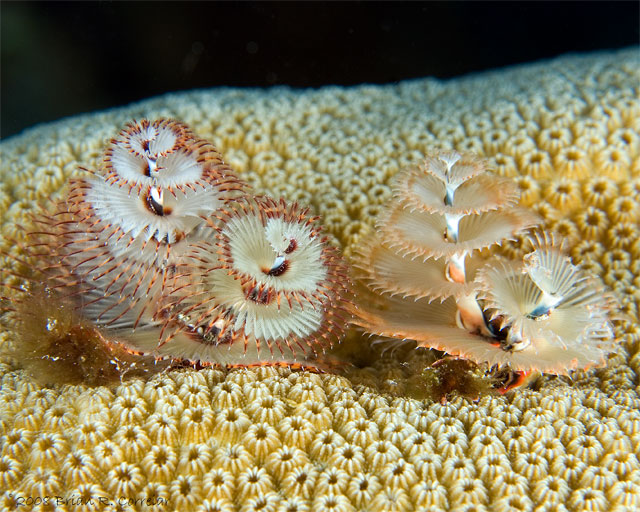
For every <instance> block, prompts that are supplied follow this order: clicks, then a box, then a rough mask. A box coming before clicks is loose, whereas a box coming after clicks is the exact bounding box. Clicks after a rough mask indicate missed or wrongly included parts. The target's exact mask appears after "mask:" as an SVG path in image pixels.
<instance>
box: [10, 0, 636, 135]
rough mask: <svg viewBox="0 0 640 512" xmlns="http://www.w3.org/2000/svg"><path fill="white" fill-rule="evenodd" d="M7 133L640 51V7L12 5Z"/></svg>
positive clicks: (521, 4) (621, 4) (488, 4)
mask: <svg viewBox="0 0 640 512" xmlns="http://www.w3.org/2000/svg"><path fill="white" fill-rule="evenodd" d="M0 6H1V7H0V8H1V9H2V12H1V16H2V47H1V51H2V53H1V77H2V94H1V100H2V101H1V108H2V112H1V121H2V123H1V127H0V130H1V131H0V135H1V136H2V137H7V136H9V135H12V134H14V133H17V132H19V131H20V130H22V129H24V128H25V127H28V126H30V125H33V124H35V123H38V122H43V121H48V120H53V119H57V118H60V117H63V116H67V115H71V114H76V113H79V112H87V111H93V110H100V109H105V108H109V107H114V106H118V105H122V104H126V103H128V102H131V101H135V100H140V99H144V98H148V97H150V96H153V95H157V94H161V93H164V92H169V91H176V90H183V89H193V88H202V87H213V86H217V85H229V86H258V87H268V86H270V85H283V84H286V85H291V86H295V87H317V86H321V85H326V84H343V85H352V84H359V83H363V82H369V83H389V82H394V81H397V80H402V79H407V78H415V77H423V76H436V77H440V78H447V77H453V76H457V75H461V74H464V73H468V72H472V71H479V70H484V69H490V68H496V67H501V66H507V65H511V64H515V63H526V62H531V61H534V60H537V59H542V58H549V57H554V56H556V55H560V54H563V53H567V52H577V51H590V50H598V49H609V48H621V47H624V46H629V45H633V44H638V42H639V37H640V36H639V16H640V8H639V2H637V1H629V2H614V1H609V2H513V3H512V2H428V3H426V2H393V3H390V2H349V3H343V2H11V1H2V3H1V4H0Z"/></svg>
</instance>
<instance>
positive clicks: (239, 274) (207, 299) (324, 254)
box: [158, 198, 348, 364]
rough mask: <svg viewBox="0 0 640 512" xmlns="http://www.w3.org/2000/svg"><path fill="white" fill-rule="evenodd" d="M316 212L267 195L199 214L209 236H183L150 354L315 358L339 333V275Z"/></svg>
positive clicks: (344, 289) (342, 283)
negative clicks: (163, 326)
mask: <svg viewBox="0 0 640 512" xmlns="http://www.w3.org/2000/svg"><path fill="white" fill-rule="evenodd" d="M317 220H318V219H317V218H315V217H313V216H311V215H310V213H309V211H308V209H305V208H301V207H300V206H298V205H297V204H295V203H294V204H291V205H288V204H287V203H286V202H285V201H284V200H280V201H275V200H273V199H270V198H247V199H245V200H242V201H240V200H239V201H236V202H234V203H229V204H228V205H226V206H225V207H224V208H222V209H220V210H219V212H218V213H217V214H216V216H215V217H214V218H211V219H209V220H208V225H209V227H210V229H211V235H210V236H209V237H206V238H210V239H211V241H208V240H203V241H201V242H198V243H196V244H193V245H192V246H191V247H190V249H189V250H188V251H187V252H186V254H185V259H184V263H183V264H182V265H180V266H179V267H178V269H177V271H176V276H175V278H174V279H173V281H172V288H171V289H170V290H169V293H168V294H167V296H168V297H169V300H168V303H167V304H166V305H165V306H164V312H165V314H166V315H167V317H168V323H169V325H171V326H172V327H173V330H172V331H171V333H170V334H169V335H168V336H167V338H166V339H165V340H164V341H163V344H162V345H161V346H160V347H159V348H158V353H160V354H163V353H165V352H167V353H168V352H170V353H171V354H177V355H179V356H180V357H183V358H185V359H190V360H201V361H214V362H216V361H217V362H227V361H230V360H232V359H233V358H234V357H235V358H238V357H239V359H238V360H239V361H242V362H246V363H247V364H254V363H258V362H260V361H265V360H269V359H276V360H280V359H281V360H284V361H291V362H304V361H307V360H308V359H309V357H313V358H318V356H319V355H320V354H321V353H323V352H324V351H325V349H327V348H329V347H330V346H331V345H332V343H333V342H334V341H335V340H337V339H338V338H339V337H340V335H341V333H342V331H343V328H344V322H345V317H346V314H345V310H344V308H345V305H346V303H347V293H348V286H347V284H348V279H347V277H346V274H347V272H346V267H345V264H344V262H343V261H342V259H341V258H340V257H339V255H338V253H337V250H336V249H335V248H334V247H332V246H331V245H330V244H329V243H328V240H327V239H326V237H324V236H323V235H322V234H321V230H320V228H319V226H318V223H317ZM213 240H215V242H214V241H213Z"/></svg>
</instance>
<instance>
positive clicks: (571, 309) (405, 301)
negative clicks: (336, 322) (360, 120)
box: [354, 152, 615, 374]
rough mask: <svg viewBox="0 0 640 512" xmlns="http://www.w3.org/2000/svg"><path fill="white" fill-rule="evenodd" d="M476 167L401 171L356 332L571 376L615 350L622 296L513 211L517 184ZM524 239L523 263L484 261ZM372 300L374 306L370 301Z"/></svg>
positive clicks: (463, 159)
mask: <svg viewBox="0 0 640 512" xmlns="http://www.w3.org/2000/svg"><path fill="white" fill-rule="evenodd" d="M485 171H486V165H485V164H484V163H483V162H482V161H481V160H478V159H477V158H475V157H469V156H463V155H461V154H459V153H456V152H445V153H439V154H436V155H435V156H432V157H427V158H426V160H425V162H424V164H423V165H422V166H421V167H420V168H414V169H411V170H408V171H405V172H401V173H400V174H399V175H398V176H397V177H396V181H395V186H394V199H393V200H392V202H391V204H390V205H389V206H388V210H387V211H386V212H383V213H382V214H381V215H380V217H379V219H378V222H377V233H376V235H375V236H374V237H372V238H371V239H369V240H368V241H366V242H365V243H364V244H362V246H361V247H360V253H359V258H358V260H357V263H356V265H357V266H358V268H359V269H360V273H361V275H360V277H361V278H362V280H363V282H364V283H365V284H366V285H367V288H368V289H367V290H365V291H364V292H363V293H362V297H363V300H364V302H365V304H364V305H363V306H362V307H359V308H357V309H355V310H354V312H355V313H356V314H357V316H358V319H356V320H355V322H356V323H357V324H359V325H361V326H362V327H364V328H365V330H367V331H368V332H371V333H374V334H379V335H383V336H388V337H394V338H407V339H411V340H415V341H416V342H417V343H418V345H419V346H422V347H429V348H435V349H438V350H442V351H444V352H446V353H448V354H450V355H454V356H459V357H463V358H465V359H469V360H470V361H473V362H475V363H477V364H487V365H488V367H493V366H496V367H501V366H504V367H507V368H510V369H511V370H516V371H522V372H531V371H541V372H550V373H557V374H562V373H567V372H568V371H570V370H574V369H577V368H588V367H591V366H597V365H603V364H604V363H605V355H606V354H607V353H608V352H610V351H611V350H612V349H613V346H614V345H613V342H612V340H613V328H612V324H611V316H612V311H613V310H614V308H615V301H614V299H613V296H612V295H611V294H610V293H609V292H607V291H606V289H605V287H604V285H603V284H602V283H601V282H600V281H599V280H598V279H597V278H595V277H591V276H589V275H588V274H587V273H586V272H584V271H583V270H581V269H580V268H578V267H577V266H576V265H574V264H572V263H571V260H570V259H569V257H568V256H566V255H564V254H563V252H562V249H561V244H558V243H555V242H554V241H553V237H551V236H547V235H532V234H528V233H527V232H526V231H525V230H527V229H528V228H532V227H534V226H535V225H536V224H537V222H538V219H537V217H536V216H535V215H534V214H532V213H531V212H529V211H527V210H524V209H520V208H518V207H517V206H515V203H516V202H517V200H518V193H517V188H516V186H515V184H514V183H513V182H511V181H510V180H506V179H505V178H501V177H498V176H494V175H492V174H490V173H486V172H485ZM517 235H519V236H521V237H523V239H524V240H526V241H527V242H528V243H529V244H530V245H532V246H533V247H532V249H531V250H530V252H529V254H527V255H526V256H525V258H524V261H520V262H517V261H505V260H502V259H499V258H494V259H493V260H492V259H490V258H489V257H488V256H486V257H481V256H480V251H479V250H481V249H486V248H489V247H491V246H492V245H495V244H500V243H502V242H503V241H504V240H508V239H513V238H515V237H516V236H517ZM367 300H368V301H369V303H368V304H367V303H366V301H367Z"/></svg>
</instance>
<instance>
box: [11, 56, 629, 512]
mask: <svg viewBox="0 0 640 512" xmlns="http://www.w3.org/2000/svg"><path fill="white" fill-rule="evenodd" d="M639 69H640V65H639V62H638V57H637V49H631V50H627V51H622V52H615V53H603V54H593V55H584V56H577V57H563V58H560V59H556V60H553V61H549V62H544V63H538V64H532V65H527V66H519V67H517V68H512V69H506V70H500V71H494V72H490V73H483V74H477V75H473V76H469V77H464V78H461V79H456V80H450V81H447V82H442V81H438V80H434V79H424V80H413V81H409V82H401V83H399V84H396V85H393V86H362V87H357V88H353V89H345V88H339V87H327V88H322V89H319V90H315V91H292V90H289V89H285V88H277V89H273V90H270V91H267V92H261V91H255V90H237V89H235V90H232V89H224V90H215V91H198V92H189V93H179V94H172V95H168V96H165V97H162V98H154V99H151V100H148V101H146V102H142V103H138V104H135V105H131V106H128V107H124V108H119V109H114V110H111V111H109V112H106V113H97V114H91V115H86V116H80V117H75V118H70V119H66V120H62V121H60V122H58V123H55V124H51V125H43V126H39V127H35V128H33V129H31V130H29V131H27V132H25V133H24V134H22V135H19V136H17V137H13V138H11V139H7V140H3V141H2V142H1V143H0V152H1V155H0V156H1V158H0V162H1V164H0V165H1V170H0V173H1V177H2V180H1V181H2V183H3V184H2V187H1V190H0V191H1V193H0V218H1V220H2V224H1V226H2V238H1V243H2V249H3V251H5V252H12V253H13V252H15V251H17V249H16V248H15V247H10V244H9V243H8V240H9V238H10V237H15V234H16V233H17V232H19V226H20V225H22V224H24V223H25V221H26V220H27V217H28V214H29V212H30V211H33V209H34V208H35V205H36V204H38V203H40V202H42V201H44V200H45V198H46V197H49V196H52V197H56V196H57V197H59V196H60V194H61V193H62V191H61V188H60V187H61V184H62V182H63V180H66V179H67V178H68V177H69V176H70V175H72V174H73V173H74V172H75V169H76V168H77V166H79V165H82V166H84V167H89V168H93V167H95V166H96V165H97V164H98V161H99V159H100V155H101V151H102V147H103V141H104V140H105V139H108V138H109V137H111V136H112V134H113V133H117V131H118V130H119V129H120V127H121V126H122V125H123V124H124V123H125V122H127V121H129V120H130V119H132V118H145V117H146V118H152V119H155V118H158V117H162V116H166V117H173V118H177V119H181V120H182V121H184V122H186V123H188V124H189V125H190V126H191V127H192V129H193V130H194V131H195V132H196V133H198V135H199V136H201V137H204V138H206V139H208V140H211V141H213V142H214V143H215V144H216V145H217V146H218V149H220V151H221V153H222V154H223V155H224V158H225V160H226V161H227V162H229V163H230V165H232V166H234V167H235V168H236V170H237V171H238V172H243V173H244V176H245V177H246V179H247V181H249V182H250V183H251V184H252V185H253V186H255V187H256V189H257V190H258V191H260V192H263V193H268V194H270V195H278V194H281V195H285V196H286V197H287V198H288V199H289V200H292V199H295V197H293V195H299V198H300V199H303V198H304V199H305V201H306V202H307V203H308V204H309V205H310V206H311V208H312V211H313V212H314V213H317V214H322V215H323V216H324V218H325V222H326V223H327V226H328V229H329V231H330V233H331V235H332V237H333V238H334V239H335V240H336V241H337V243H339V244H340V245H341V246H342V248H343V249H344V251H345V252H346V254H347V255H351V254H352V252H353V249H354V248H355V245H356V244H357V243H358V242H359V241H360V240H362V238H363V237H364V236H366V235H367V233H368V232H370V231H371V230H372V222H373V218H372V217H371V216H370V215H371V211H372V208H371V206H372V205H374V206H379V205H381V204H382V203H384V202H385V201H386V200H387V199H388V194H387V193H385V192H384V191H385V190H386V191H390V188H389V180H390V179H391V178H392V177H393V176H394V175H395V173H396V172H397V171H398V170H399V169H401V168H405V167H407V166H409V165H411V164H417V163H419V161H420V158H422V156H423V155H424V154H425V153H429V152H432V151H435V150H438V149H457V150H467V151H468V150H471V147H473V149H472V151H473V152H476V153H479V154H481V156H483V157H485V158H488V159H489V160H490V161H491V162H492V165H493V164H495V169H496V172H497V173H499V174H503V175H505V176H513V177H514V178H515V179H516V181H517V183H518V186H519V188H520V190H521V192H522V194H521V204H522V205H523V206H526V207H533V206H536V205H537V206H538V207H537V211H538V213H541V212H542V211H545V212H547V213H548V215H547V216H546V217H545V216H544V215H542V213H541V215H542V216H543V217H545V218H544V221H543V225H544V227H545V228H549V227H552V223H554V222H559V221H567V220H568V221H571V222H572V223H573V226H574V227H575V229H576V230H577V235H576V237H574V238H575V240H574V241H570V243H569V245H568V247H567V249H568V251H569V253H570V254H571V255H572V258H574V260H575V261H576V262H577V263H581V264H583V265H589V266H590V268H591V270H592V271H594V272H596V273H597V274H598V275H600V276H601V277H603V278H604V276H605V274H607V273H610V278H611V279H613V280H615V279H616V277H614V276H619V277H623V276H626V277H623V280H622V281H621V282H622V283H625V284H624V285H622V286H621V285H618V286H616V285H615V284H614V285H613V288H614V293H616V294H617V295H618V297H619V299H620V300H621V301H622V302H623V304H624V309H625V312H626V313H627V315H628V317H629V320H628V321H626V322H624V323H622V324H621V325H620V326H618V327H616V336H617V337H619V338H620V351H619V352H618V353H616V354H614V356H613V357H611V359H610V361H609V363H608V365H607V366H606V367H605V368H602V369H597V370H589V371H581V370H580V371H577V372H574V373H573V374H572V377H571V379H565V378H556V377H545V378H543V379H542V380H541V381H540V382H538V383H537V384H536V386H535V389H525V390H520V391H518V392H515V393H510V394H508V395H506V396H482V397H480V400H479V401H478V402H476V403H474V402H471V401H469V400H467V399H463V398H456V397H452V398H451V399H450V400H449V401H448V403H446V404H444V405H442V404H440V403H432V402H430V401H427V400H417V399H412V398H409V397H407V392H408V391H410V390H411V386H412V377H413V376H412V375H411V373H410V372H409V371H408V370H409V369H410V368H411V367H412V365H411V364H409V365H405V364H403V363H401V362H400V361H398V356H399V355H401V354H402V352H394V351H385V352H384V353H383V354H379V353H376V354H375V359H376V361H373V360H371V359H370V358H369V357H368V356H367V354H363V353H362V352H363V351H362V350H359V347H361V345H358V344H351V343H348V344H346V345H345V346H344V347H342V349H344V350H345V351H346V352H349V353H351V354H355V355H358V356H359V357H361V360H362V363H363V365H364V366H366V368H362V369H358V370H357V371H354V372H353V374H350V375H349V376H348V378H344V377H338V376H335V375H332V374H324V375H315V374H311V373H309V372H291V371H289V370H287V369H279V368H270V369H245V370H233V371H227V370H220V369H214V368H207V369H203V370H200V371H194V370H189V369H186V370H181V371H179V372H171V373H168V374H164V375H158V376H155V377H153V378H151V379H149V380H144V381H143V380H139V379H134V380H132V381H130V382H124V383H122V384H119V385H117V386H115V387H114V388H113V389H108V388H106V387H102V386H98V387H88V386H86V385H65V386H61V385H54V386H52V387H50V388H43V387H42V386H40V385H39V384H38V383H36V382H34V381H33V380H32V379H30V378H29V377H28V376H27V375H26V374H25V373H24V371H22V370H20V369H19V368H18V367H17V364H16V360H15V359H14V358H12V357H9V356H7V355H6V354H7V349H9V348H11V347H12V346H14V345H15V340H14V339H12V338H11V336H9V335H8V333H7V331H6V330H3V331H2V332H0V343H1V345H2V356H1V359H0V379H1V381H0V382H1V388H0V438H1V439H0V508H2V509H5V510H11V509H14V508H15V506H16V499H17V498H18V497H20V496H25V497H26V496H34V497H37V496H44V495H45V494H53V493H56V494H58V493H59V494H60V495H64V496H67V497H71V496H72V495H73V496H76V497H77V496H83V497H92V498H94V499H97V498H99V497H105V498H108V499H114V498H116V497H120V496H121V493H125V496H124V497H126V498H138V499H140V498H143V497H154V496H155V497H158V498H162V499H164V500H166V502H167V503H169V504H170V508H180V509H181V510H185V511H187V510H202V511H204V510H225V511H229V512H235V511H239V510H241V509H242V508H243V506H245V510H250V507H253V508H254V509H259V507H262V510H278V509H280V510H309V509H315V508H319V507H321V506H324V507H325V508H329V507H332V508H333V509H343V510H366V509H368V510H371V509H373V510H385V509H391V510H392V509H394V508H392V506H393V507H395V509H397V510H416V509H418V508H419V507H430V509H434V510H449V509H451V510H500V509H501V508H504V509H509V510H527V511H529V510H531V511H533V510H540V511H542V510H567V511H570V512H582V511H586V510H604V511H620V512H622V511H625V512H626V511H628V510H635V509H636V508H638V505H639V503H640V502H639V499H640V498H639V496H640V463H639V462H638V458H637V456H636V455H635V454H636V453H637V452H638V451H639V449H640V415H639V413H638V410H639V409H640V396H639V394H638V375H639V373H638V371H639V368H640V364H639V361H640V358H639V355H638V354H639V350H640V343H639V341H640V330H639V329H638V284H639V282H638V275H639V272H640V267H638V265H637V264H636V262H637V260H638V259H639V258H640V254H639V252H640V244H639V242H638V239H637V229H636V230H635V231H634V230H628V229H627V228H625V229H624V230H623V233H620V231H619V229H620V228H618V229H614V228H617V227H618V226H619V224H620V223H619V222H618V220H621V219H622V217H620V218H618V217H617V216H616V215H621V216H628V214H626V213H624V211H625V208H626V207H625V208H623V209H622V210H621V211H622V212H623V213H620V214H616V213H614V210H615V208H614V206H613V202H614V201H616V200H617V199H618V198H627V199H626V201H627V202H631V203H633V202H634V201H636V202H637V199H638V191H639V190H640V185H639V183H640V160H639V155H638V145H637V144H636V143H634V141H636V140H637V139H636V137H637V135H638V131H639V129H640V125H639V124H638V119H639V115H638V114H639V113H640V101H639V100H638V97H637V84H638V82H639V81H640V76H639V73H638V70H639ZM545 130H546V131H545ZM567 130H568V131H567ZM494 131H495V132H499V133H496V134H495V135H494V134H493V132H494ZM503 132H504V133H503ZM629 133H630V135H629ZM625 134H626V135H625ZM372 148H375V149H372ZM568 148H571V150H569V149H568ZM614 149H615V150H616V151H614ZM563 150H564V151H563ZM605 150H606V151H605ZM271 152H273V153H276V154H277V155H278V156H279V157H280V158H276V157H275V155H273V154H272V153H271ZM261 153H269V155H261ZM558 155H560V156H559V157H558ZM571 159H574V160H573V162H574V164H573V165H569V161H571ZM254 166H255V167H254ZM43 169H44V170H49V171H52V172H46V173H45V171H44V170H43ZM585 171H588V173H587V174H586V175H583V173H584V172H585ZM318 174H322V175H323V176H324V178H323V179H318V180H316V179H314V177H316V176H317V175H318ZM36 176H38V177H37V178H36ZM297 176H303V177H305V178H306V181H305V187H306V188H307V189H308V190H306V189H305V190H303V189H301V188H297V187H294V186H292V184H293V183H296V180H297ZM560 182H561V183H562V184H563V185H565V186H566V188H561V189H560V190H559V186H556V185H554V184H556V183H560ZM568 183H571V184H569V185H567V184H568ZM314 187H315V188H314ZM565 193H567V195H566V198H565V195H564V194H565ZM289 194H292V195H291V196H290V195H289ZM547 194H551V195H549V196H548V195H547ZM559 194H560V195H559ZM347 198H348V199H347ZM623 222H624V223H633V222H637V218H633V217H631V218H629V219H628V220H627V217H625V220H624V221H623ZM625 233H626V234H625ZM622 235H624V236H622ZM526 250H528V248H527V247H525V246H522V242H521V241H518V240H516V241H514V242H510V243H508V244H505V245H504V246H503V247H501V248H497V249H496V250H495V252H496V253H500V254H505V255H509V257H522V255H523V254H524V253H525V251H526ZM614 251H615V252H614ZM625 255H626V256H625ZM2 264H3V265H9V266H11V263H9V262H6V261H4V260H3V261H2ZM619 270H622V271H623V272H622V273H621V274H619V273H618V271H619ZM612 271H613V272H612ZM378 348H380V347H378ZM376 350H377V349H376ZM380 356H384V357H380ZM411 357H413V358H425V359H424V360H423V361H422V362H420V361H417V362H416V365H418V364H424V363H426V362H427V361H428V356H427V355H423V354H415V355H413V356H411ZM414 367H415V366H414ZM190 386H192V387H196V388H197V389H198V390H199V391H198V392H196V393H193V392H191V391H188V390H187V389H188V388H189V387H190ZM178 390H181V391H178ZM202 400H204V402H202ZM309 401H312V404H309ZM202 403H204V405H201V404H202ZM262 404H265V405H269V406H270V407H266V409H268V410H267V411H265V412H264V414H261V413H260V411H259V410H260V408H261V405H262ZM198 407H202V408H206V409H208V410H210V411H211V413H212V414H213V417H214V419H213V423H212V424H209V417H210V414H203V415H202V421H201V422H200V423H198V422H197V421H194V418H195V419H197V418H198V416H197V415H195V416H194V415H193V412H192V413H190V414H191V415H190V416H189V417H188V421H187V420H186V419H185V420H184V421H183V416H184V417H185V418H187V416H186V415H185V414H184V411H185V410H191V411H195V410H197V409H198ZM62 409H63V410H65V411H67V413H68V414H63V415H62V416H59V415H58V412H55V411H59V410H62ZM377 411H381V412H377ZM489 420H491V421H489ZM265 424H266V425H267V426H268V428H267V426H265ZM196 425H200V426H199V427H197V428H196ZM257 425H261V426H263V427H264V429H263V430H262V431H260V432H258V431H257V430H256V427H255V426H257ZM252 427H253V428H252ZM250 429H251V430H250ZM272 429H273V430H272ZM274 431H275V433H274ZM203 432H205V433H206V435H205V436H204V437H203V436H202V433H203ZM263 434H264V437H261V436H263ZM198 439H201V440H198ZM116 440H131V446H130V447H129V448H128V449H126V450H125V449H124V448H125V446H119V444H118V443H117V442H116ZM576 440H578V441H576ZM260 443H262V444H260ZM572 443H573V444H572ZM254 445H255V446H258V445H260V447H261V450H260V451H259V457H258V454H254V453H251V452H250V450H249V448H248V446H254ZM345 445H347V447H346V448H343V447H345ZM141 447H148V448H147V449H141ZM341 448H342V449H341ZM361 450H362V451H361ZM576 453H584V454H588V457H589V461H583V460H581V459H580V456H579V455H576ZM149 454H151V455H149ZM361 456H363V458H364V462H363V459H362V458H361ZM394 464H395V465H394ZM409 467H410V468H411V469H407V468H409ZM414 474H415V475H416V476H417V478H418V480H417V481H415V478H414ZM455 475H459V476H460V479H459V480H458V481H453V479H455ZM525 475H528V476H525ZM256 490H260V491H261V492H264V495H263V497H262V498H263V501H262V502H259V501H258V500H259V499H260V497H259V496H255V494H254V493H255V491H256ZM241 494H242V495H243V496H244V495H246V496H247V498H246V499H244V500H243V499H242V498H241V497H240V495H241ZM190 497H196V499H197V500H198V502H197V503H196V502H194V501H190ZM67 508H70V507H67ZM165 508H166V507H165ZM131 509H132V510H136V508H131ZM146 509H147V508H146V507H145V508H141V507H138V509H137V510H146ZM63 510H64V509H63Z"/></svg>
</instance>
